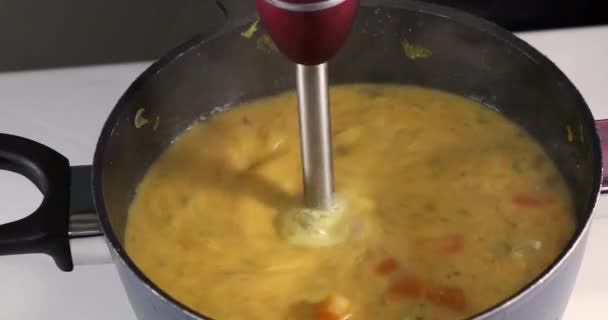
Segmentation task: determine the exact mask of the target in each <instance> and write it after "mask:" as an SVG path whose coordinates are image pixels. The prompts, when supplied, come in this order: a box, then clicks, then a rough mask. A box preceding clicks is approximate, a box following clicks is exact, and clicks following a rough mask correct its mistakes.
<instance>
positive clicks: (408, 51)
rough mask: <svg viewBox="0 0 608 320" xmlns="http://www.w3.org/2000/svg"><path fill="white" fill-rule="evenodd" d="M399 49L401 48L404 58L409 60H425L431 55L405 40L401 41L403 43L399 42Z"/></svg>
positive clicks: (425, 49)
mask: <svg viewBox="0 0 608 320" xmlns="http://www.w3.org/2000/svg"><path fill="white" fill-rule="evenodd" d="M401 47H403V52H404V53H405V56H406V57H408V58H410V59H411V60H416V59H425V58H428V57H430V56H431V55H432V54H433V53H432V52H431V50H429V49H427V48H425V47H423V46H421V45H418V44H414V43H411V42H409V41H407V39H403V41H401Z"/></svg>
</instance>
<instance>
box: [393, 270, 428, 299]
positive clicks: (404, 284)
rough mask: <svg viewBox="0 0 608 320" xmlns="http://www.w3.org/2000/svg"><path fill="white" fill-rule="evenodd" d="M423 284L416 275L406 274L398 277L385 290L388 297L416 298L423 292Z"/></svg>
mask: <svg viewBox="0 0 608 320" xmlns="http://www.w3.org/2000/svg"><path fill="white" fill-rule="evenodd" d="M424 290H425V284H424V282H423V281H422V279H420V278H419V277H417V276H413V275H408V276H405V277H401V278H399V279H398V280H397V281H396V282H395V283H393V284H392V285H391V286H390V287H389V288H388V292H387V296H388V298H391V299H394V300H398V299H403V298H416V297H419V296H421V295H422V294H423V293H424Z"/></svg>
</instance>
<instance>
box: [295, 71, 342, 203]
mask: <svg viewBox="0 0 608 320" xmlns="http://www.w3.org/2000/svg"><path fill="white" fill-rule="evenodd" d="M296 71H297V88H298V112H299V116H300V117H299V118H300V145H301V152H302V169H303V175H304V202H305V205H306V206H308V207H312V208H320V209H325V208H328V207H329V206H330V205H331V204H332V201H333V191H334V180H333V164H332V152H331V150H332V149H331V121H330V119H331V118H330V111H329V93H328V90H329V89H328V81H327V63H323V64H319V65H315V66H306V65H301V64H297V70H296Z"/></svg>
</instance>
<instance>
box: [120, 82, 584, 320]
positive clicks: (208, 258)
mask: <svg viewBox="0 0 608 320" xmlns="http://www.w3.org/2000/svg"><path fill="white" fill-rule="evenodd" d="M331 102H332V105H331V107H332V136H333V142H334V144H333V152H334V168H335V183H336V192H337V193H338V194H339V195H340V196H341V197H342V199H345V201H346V202H347V203H348V210H352V211H353V212H357V214H356V215H353V217H352V220H353V226H354V228H353V233H352V235H351V236H350V237H349V238H348V239H347V240H346V241H345V242H342V243H340V244H337V245H335V246H329V247H321V248H309V247H298V246H294V245H290V244H288V243H287V242H286V241H284V240H283V239H282V238H281V236H280V235H279V232H277V228H276V225H277V217H278V216H280V215H281V214H284V213H285V212H288V211H289V210H290V209H291V208H294V207H298V206H299V205H300V203H301V198H302V194H301V193H302V181H301V167H300V146H299V136H298V119H297V108H296V96H295V94H294V93H293V92H289V93H285V94H281V95H277V96H273V97H268V98H264V99H260V100H256V101H252V102H249V103H245V104H243V105H242V106H240V107H238V108H234V109H231V110H229V111H225V112H220V113H217V114H215V115H214V116H213V117H212V118H211V119H209V120H208V121H206V122H204V123H200V124H195V125H194V126H192V127H191V128H190V129H189V130H188V131H187V132H185V133H184V134H183V135H181V136H180V137H178V138H177V139H176V140H175V142H174V143H173V144H171V145H170V146H169V148H168V149H167V150H166V151H165V152H164V153H163V154H162V155H161V156H160V157H159V158H158V160H157V161H156V162H155V163H154V164H153V165H152V166H151V168H150V169H149V172H148V173H147V175H146V176H145V177H144V179H143V180H142V182H141V185H140V186H139V188H138V190H137V194H136V197H135V199H134V200H133V203H132V207H131V209H130V217H129V221H128V226H127V231H126V239H125V240H126V248H127V251H128V253H129V255H130V256H131V257H132V258H133V260H134V261H135V263H136V264H137V266H138V267H139V268H141V270H142V271H143V272H144V273H145V274H146V275H147V276H148V277H149V278H150V279H152V281H154V282H155V283H156V284H157V285H158V286H159V287H160V288H162V289H163V290H165V291H166V292H167V293H169V294H170V295H171V296H173V297H174V298H175V299H177V300H179V301H181V302H183V303H184V304H186V305H187V306H189V307H191V308H193V309H194V310H197V311H199V312H201V313H203V314H205V315H208V316H210V317H212V318H215V319H220V320H228V319H270V320H275V319H276V320H279V319H281V320H283V319H302V320H305V319H311V320H338V319H347V318H348V319H387V320H446V319H448V320H449V319H463V318H466V317H469V316H471V315H473V314H475V313H477V312H480V311H483V310H484V309H486V308H488V307H491V306H493V305H495V304H496V303H498V302H500V301H501V300H503V299H505V298H507V297H508V296H510V295H512V294H514V293H515V292H517V291H518V290H520V289H521V288H523V287H524V286H525V285H526V284H527V283H529V282H530V281H531V280H533V279H534V278H535V277H537V276H538V275H539V274H540V273H541V272H542V271H543V270H544V269H545V268H547V267H548V266H549V265H550V264H551V263H552V262H553V261H554V260H555V258H556V257H557V256H558V254H559V253H560V251H561V250H562V249H563V248H564V246H565V244H566V243H567V241H568V240H569V239H570V237H571V236H572V234H573V231H574V226H575V219H574V214H573V206H572V201H571V198H570V194H569V192H568V190H567V187H566V185H565V182H564V180H563V178H562V177H561V176H560V174H559V173H558V171H557V169H556V167H555V166H554V164H553V163H552V161H551V160H550V159H549V158H548V156H547V155H546V154H545V153H544V152H543V150H542V148H541V147H540V146H539V145H538V144H537V143H536V142H535V141H534V140H533V139H532V138H531V137H530V136H528V135H527V134H526V132H524V131H523V130H522V129H521V128H519V127H517V126H516V125H514V124H513V123H511V122H510V121H508V120H507V119H506V118H504V117H503V116H501V115H500V114H499V113H498V112H495V111H493V110H491V109H489V108H486V107H484V106H482V105H480V104H478V103H477V102H474V101H471V100H468V99H465V98H461V97H458V96H455V95H451V94H448V93H444V92H440V91H435V90H430V89H424V88H419V87H410V86H398V85H395V86H391V85H383V86H378V85H367V84H360V85H347V86H336V87H333V88H332V91H331Z"/></svg>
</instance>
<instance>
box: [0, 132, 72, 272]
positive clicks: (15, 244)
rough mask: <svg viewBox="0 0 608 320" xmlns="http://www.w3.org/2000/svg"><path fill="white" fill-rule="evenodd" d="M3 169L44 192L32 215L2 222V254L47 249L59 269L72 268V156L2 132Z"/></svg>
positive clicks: (0, 143) (0, 242) (0, 162)
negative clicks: (70, 211) (70, 235)
mask: <svg viewBox="0 0 608 320" xmlns="http://www.w3.org/2000/svg"><path fill="white" fill-rule="evenodd" d="M0 169H2V170H9V171H13V172H16V173H18V174H21V175H23V176H25V177H27V178H28V179H29V180H30V181H32V183H34V184H35V185H36V187H38V189H39V190H40V192H41V193H42V194H43V196H44V199H43V200H42V204H41V205H40V207H39V208H38V209H36V211H34V212H33V213H32V214H31V215H29V216H27V217H25V218H23V219H21V220H18V221H14V222H11V223H7V224H4V225H0V255H10V254H22V253H46V254H48V255H50V256H51V257H53V259H54V260H55V263H56V264H57V267H59V269H61V270H63V271H71V270H72V269H73V268H74V264H73V262H72V255H71V254H70V245H69V239H68V223H69V209H70V208H69V207H70V164H69V161H68V159H66V158H65V157H64V156H62V155H61V154H59V153H58V152H56V151H55V150H53V149H51V148H49V147H47V146H44V145H42V144H40V143H37V142H35V141H32V140H28V139H25V138H21V137H17V136H13V135H8V134H0Z"/></svg>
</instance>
